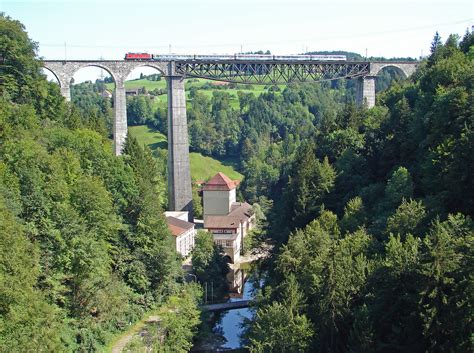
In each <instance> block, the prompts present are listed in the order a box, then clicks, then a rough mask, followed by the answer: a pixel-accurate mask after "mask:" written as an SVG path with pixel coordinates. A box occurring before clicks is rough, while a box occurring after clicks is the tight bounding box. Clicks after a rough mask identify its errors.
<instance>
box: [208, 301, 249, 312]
mask: <svg viewBox="0 0 474 353" xmlns="http://www.w3.org/2000/svg"><path fill="white" fill-rule="evenodd" d="M252 303H253V300H239V301H236V302H228V303H219V304H207V305H202V306H201V310H202V311H223V310H234V309H242V308H248V307H249V306H250V305H251V304H252Z"/></svg>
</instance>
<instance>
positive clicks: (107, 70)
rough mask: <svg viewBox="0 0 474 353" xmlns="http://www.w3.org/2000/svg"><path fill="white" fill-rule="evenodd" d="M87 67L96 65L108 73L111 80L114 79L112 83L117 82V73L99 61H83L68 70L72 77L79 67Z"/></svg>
mask: <svg viewBox="0 0 474 353" xmlns="http://www.w3.org/2000/svg"><path fill="white" fill-rule="evenodd" d="M87 67H97V68H99V69H102V70H105V71H106V72H107V73H108V74H109V75H110V77H112V80H113V81H114V84H117V80H118V79H119V77H118V75H117V73H116V72H115V71H114V70H113V69H112V68H110V67H108V66H107V65H104V64H101V63H84V64H82V65H77V66H76V67H74V69H72V70H71V72H70V75H71V79H72V78H73V77H74V75H75V74H76V73H77V72H79V71H80V70H81V69H85V68H87ZM69 82H70V81H69Z"/></svg>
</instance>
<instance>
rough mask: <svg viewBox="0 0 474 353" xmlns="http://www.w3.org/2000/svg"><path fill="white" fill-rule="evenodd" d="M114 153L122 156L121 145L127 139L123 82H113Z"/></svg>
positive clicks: (125, 101) (125, 100)
mask: <svg viewBox="0 0 474 353" xmlns="http://www.w3.org/2000/svg"><path fill="white" fill-rule="evenodd" d="M113 133H114V153H115V155H116V156H119V155H121V154H122V149H123V145H124V144H125V139H126V138H127V98H126V94H125V84H124V80H116V81H115V90H114V127H113Z"/></svg>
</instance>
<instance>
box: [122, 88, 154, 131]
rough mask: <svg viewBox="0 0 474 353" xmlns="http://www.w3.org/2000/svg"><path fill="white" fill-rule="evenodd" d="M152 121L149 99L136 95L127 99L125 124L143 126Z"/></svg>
mask: <svg viewBox="0 0 474 353" xmlns="http://www.w3.org/2000/svg"><path fill="white" fill-rule="evenodd" d="M152 119H153V109H152V102H151V99H150V97H148V96H143V95H138V96H132V97H127V122H128V123H129V124H130V125H143V124H146V123H148V122H150V121H151V120H152Z"/></svg>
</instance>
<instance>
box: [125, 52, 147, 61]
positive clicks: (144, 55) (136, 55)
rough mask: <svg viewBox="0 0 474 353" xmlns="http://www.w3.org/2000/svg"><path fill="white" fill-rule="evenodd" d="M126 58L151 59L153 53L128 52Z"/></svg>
mask: <svg viewBox="0 0 474 353" xmlns="http://www.w3.org/2000/svg"><path fill="white" fill-rule="evenodd" d="M125 60H151V54H148V53H127V54H125Z"/></svg>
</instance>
